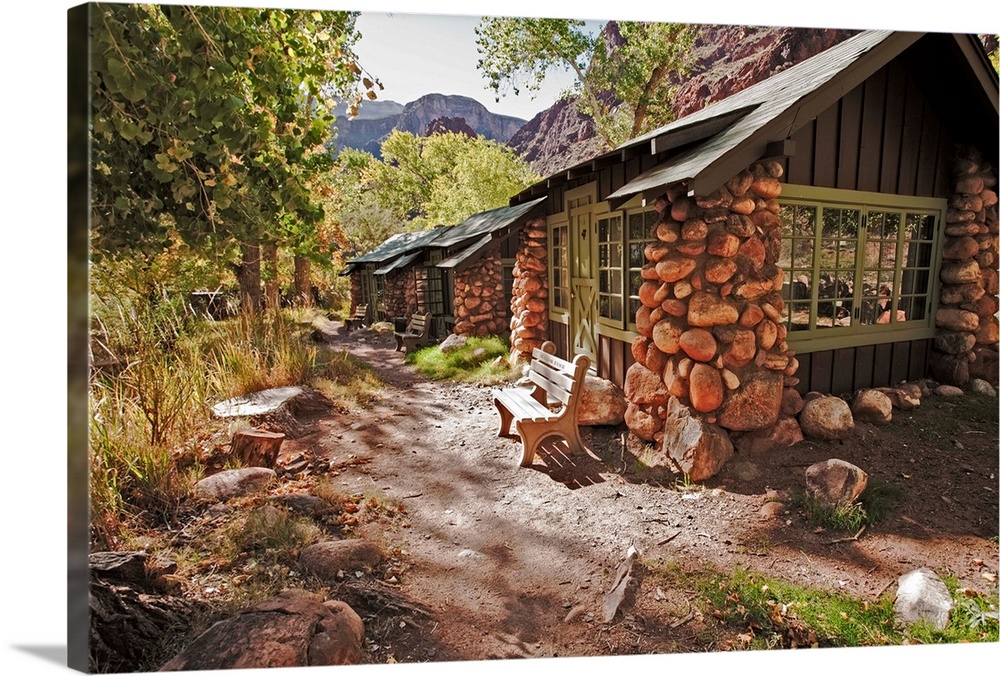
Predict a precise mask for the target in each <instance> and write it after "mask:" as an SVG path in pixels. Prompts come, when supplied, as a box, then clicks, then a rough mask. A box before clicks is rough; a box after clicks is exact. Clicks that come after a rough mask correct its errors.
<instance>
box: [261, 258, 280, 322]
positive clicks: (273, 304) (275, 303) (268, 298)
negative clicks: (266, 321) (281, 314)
mask: <svg viewBox="0 0 1000 676" xmlns="http://www.w3.org/2000/svg"><path fill="white" fill-rule="evenodd" d="M261 255H262V256H263V257H264V265H265V267H264V302H265V304H266V307H267V309H268V310H272V311H274V312H277V311H278V310H279V309H280V308H281V286H280V285H279V284H278V246H277V245H276V244H262V245H261Z"/></svg>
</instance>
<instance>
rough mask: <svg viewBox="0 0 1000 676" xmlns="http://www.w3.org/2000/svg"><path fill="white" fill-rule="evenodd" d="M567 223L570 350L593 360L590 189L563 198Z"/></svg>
mask: <svg viewBox="0 0 1000 676" xmlns="http://www.w3.org/2000/svg"><path fill="white" fill-rule="evenodd" d="M566 201H567V207H568V211H569V222H570V256H571V260H570V277H571V286H570V298H571V301H570V326H571V342H570V348H571V350H572V353H573V355H574V356H575V355H578V354H583V355H586V356H587V357H589V358H590V360H591V362H592V363H596V360H597V270H596V265H597V256H596V255H595V253H594V232H593V222H594V186H586V187H585V188H583V189H581V190H580V191H579V192H577V191H573V193H571V194H568V195H567V200H566Z"/></svg>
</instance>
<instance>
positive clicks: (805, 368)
mask: <svg viewBox="0 0 1000 676" xmlns="http://www.w3.org/2000/svg"><path fill="white" fill-rule="evenodd" d="M795 358H796V359H798V360H799V370H798V371H796V372H795V375H796V376H797V377H798V379H799V384H798V385H796V386H795V389H796V391H798V393H799V394H805V393H806V392H809V391H810V390H811V389H813V387H812V353H807V354H797V355H795Z"/></svg>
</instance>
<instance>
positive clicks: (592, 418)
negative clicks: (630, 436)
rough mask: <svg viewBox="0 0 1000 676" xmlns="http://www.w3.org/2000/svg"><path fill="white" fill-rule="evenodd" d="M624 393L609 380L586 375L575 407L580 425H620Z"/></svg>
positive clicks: (624, 403) (623, 413) (626, 404)
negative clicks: (581, 392) (578, 401)
mask: <svg viewBox="0 0 1000 676" xmlns="http://www.w3.org/2000/svg"><path fill="white" fill-rule="evenodd" d="M626 406H628V402H627V401H626V400H625V393H624V392H622V390H621V388H620V387H618V386H617V385H615V384H614V383H613V382H611V381H610V380H605V379H604V378H598V377H597V376H592V375H587V377H586V378H585V379H584V383H583V394H582V396H581V397H580V403H579V405H578V407H577V409H576V421H577V423H578V424H580V425H621V424H622V422H624V421H625V407H626Z"/></svg>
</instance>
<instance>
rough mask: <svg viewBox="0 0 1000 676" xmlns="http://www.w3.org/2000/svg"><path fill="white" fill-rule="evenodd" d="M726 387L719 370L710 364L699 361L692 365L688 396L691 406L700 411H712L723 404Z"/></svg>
mask: <svg viewBox="0 0 1000 676" xmlns="http://www.w3.org/2000/svg"><path fill="white" fill-rule="evenodd" d="M725 394H726V389H725V386H724V385H723V384H722V376H721V375H720V374H719V370H718V369H717V368H715V367H713V366H709V365H708V364H702V363H700V362H699V363H697V364H695V365H694V366H692V367H691V375H690V377H689V378H688V396H689V397H690V398H691V406H692V407H693V408H694V409H695V410H696V411H699V412H700V413H710V412H712V411H714V410H715V409H717V408H719V406H721V405H722V400H723V398H724V397H725Z"/></svg>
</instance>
